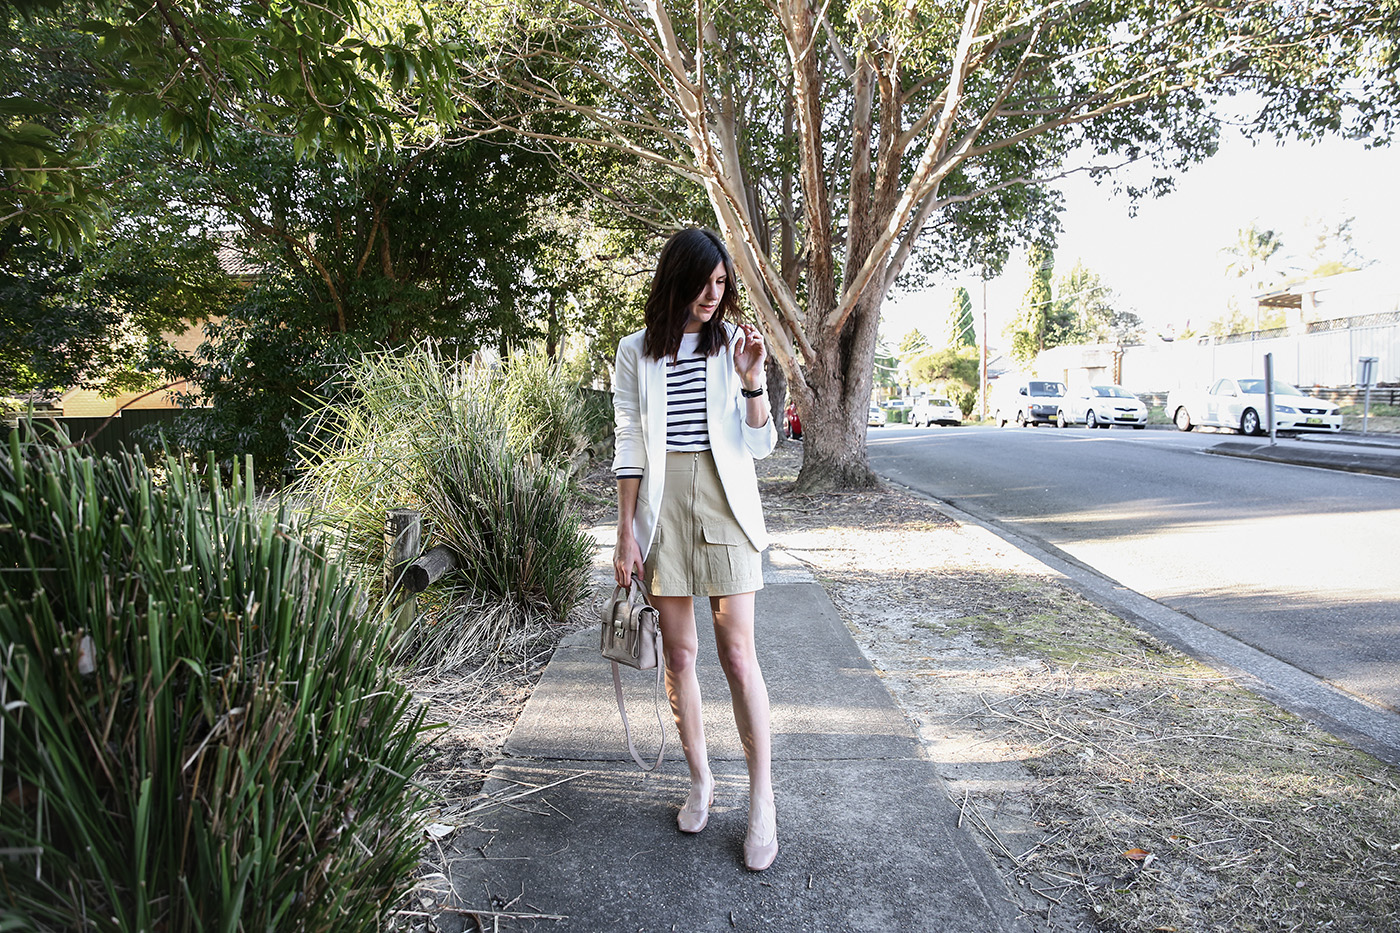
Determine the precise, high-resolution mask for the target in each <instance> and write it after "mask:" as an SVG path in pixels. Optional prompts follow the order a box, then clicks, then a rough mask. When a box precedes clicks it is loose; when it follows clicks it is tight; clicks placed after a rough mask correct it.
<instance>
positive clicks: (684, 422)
mask: <svg viewBox="0 0 1400 933" xmlns="http://www.w3.org/2000/svg"><path fill="white" fill-rule="evenodd" d="M699 343H700V335H699V334H682V335H681V347H680V351H679V352H678V353H677V354H676V361H675V362H674V363H671V362H669V361H668V362H667V365H666V452H667V453H676V452H679V453H692V452H695V451H700V450H709V449H710V429H709V426H708V425H707V423H706V418H705V366H706V362H707V361H706V358H705V357H704V356H701V355H700V351H699ZM617 475H618V476H619V477H633V478H635V477H639V476H641V475H642V471H641V470H638V469H635V468H627V469H621V470H618V471H617Z"/></svg>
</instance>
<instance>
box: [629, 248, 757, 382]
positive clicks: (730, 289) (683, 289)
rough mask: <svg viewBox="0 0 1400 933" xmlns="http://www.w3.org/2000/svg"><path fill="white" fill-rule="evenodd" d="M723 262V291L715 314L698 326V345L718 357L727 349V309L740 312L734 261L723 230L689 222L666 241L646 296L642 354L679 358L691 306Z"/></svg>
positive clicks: (704, 351)
mask: <svg viewBox="0 0 1400 933" xmlns="http://www.w3.org/2000/svg"><path fill="white" fill-rule="evenodd" d="M721 262H722V263H724V274H725V277H726V281H725V285H724V294H723V295H722V296H721V297H720V300H719V307H718V308H716V309H715V313H714V316H713V317H711V318H710V319H709V320H708V321H706V322H705V323H704V324H703V325H701V327H700V341H699V350H700V353H701V354H702V355H704V356H714V355H715V354H716V353H718V352H719V351H720V350H722V349H723V348H724V345H725V342H726V340H727V338H728V334H727V333H726V331H725V327H724V319H725V316H726V313H732V314H733V315H734V316H735V317H738V314H739V298H738V292H737V290H736V289H735V283H736V281H737V280H736V279H735V277H734V261H733V260H732V259H730V258H729V251H728V250H726V249H725V248H724V241H723V240H721V239H720V238H719V234H717V233H715V232H714V231H713V230H707V229H705V228H704V227H690V228H687V229H685V230H682V231H681V232H680V233H677V234H675V235H674V236H672V237H671V238H670V239H669V240H667V241H666V245H665V246H663V247H662V248H661V256H660V257H659V258H658V259H657V260H656V273H655V274H654V275H653V276H652V279H651V293H650V294H649V295H647V303H646V334H645V335H644V336H643V337H642V353H643V355H645V356H649V357H651V358H652V359H654V360H660V359H665V358H666V357H670V358H671V359H675V357H676V354H678V353H679V352H680V349H681V335H682V334H684V332H685V325H686V322H687V321H688V320H689V313H688V309H689V308H690V305H691V303H692V302H694V301H695V299H696V298H698V297H700V293H701V292H702V291H703V290H704V289H705V285H706V284H707V283H708V282H709V281H710V275H711V273H713V272H714V271H715V266H717V265H719V264H720V263H721Z"/></svg>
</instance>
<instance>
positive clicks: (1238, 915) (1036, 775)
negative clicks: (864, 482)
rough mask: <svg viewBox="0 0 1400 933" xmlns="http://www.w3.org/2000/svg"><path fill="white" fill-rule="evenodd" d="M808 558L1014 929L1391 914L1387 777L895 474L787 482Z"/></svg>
mask: <svg viewBox="0 0 1400 933" xmlns="http://www.w3.org/2000/svg"><path fill="white" fill-rule="evenodd" d="M799 464H800V461H799V460H798V459H797V456H796V452H795V451H790V450H789V451H785V452H783V453H782V454H780V455H779V456H778V457H777V458H775V459H774V460H772V461H770V462H768V463H767V464H765V466H764V471H765V473H766V480H765V490H764V491H765V497H766V501H767V502H768V503H769V516H770V526H772V528H773V530H774V531H775V533H776V535H775V537H776V540H777V546H779V547H782V548H784V549H786V550H789V551H790V552H791V553H792V554H793V555H794V556H797V557H798V558H800V559H802V560H803V561H805V562H806V563H808V564H809V565H810V566H811V567H812V569H813V571H814V572H815V573H816V574H817V576H818V577H819V579H821V581H822V582H823V583H824V584H825V586H826V588H827V589H828V591H829V592H830V593H831V595H832V598H833V600H834V601H835V603H836V604H837V606H838V608H839V609H840V610H841V612H842V614H843V616H844V618H845V620H846V622H847V624H848V626H849V627H850V628H851V630H852V632H853V634H854V635H855V637H856V639H857V641H858V642H859V643H860V644H861V647H862V649H863V650H865V652H866V654H867V656H869V657H870V659H871V662H872V663H873V664H874V665H875V666H876V668H877V669H879V670H880V672H881V674H882V676H883V677H884V679H885V682H886V683H887V684H888V685H889V687H890V689H891V691H892V692H893V693H894V694H895V696H896V697H897V698H898V699H899V700H900V702H901V703H902V705H903V706H904V708H905V710H906V711H907V712H908V714H909V716H910V718H911V719H912V720H913V722H914V723H915V725H916V726H917V727H918V729H919V732H920V735H921V737H922V738H923V740H924V743H925V746H926V747H927V749H928V751H929V754H930V757H931V758H932V759H933V760H934V761H936V762H938V763H939V769H940V771H941V773H942V774H943V775H944V777H945V780H946V781H947V783H948V786H949V794H950V796H951V797H952V799H953V800H954V801H955V802H956V803H957V804H958V805H959V806H960V808H961V811H962V815H963V819H964V822H965V823H966V824H967V825H969V826H971V827H973V828H974V829H975V830H976V831H977V833H978V836H979V838H980V839H981V840H982V841H983V842H984V843H985V845H986V847H987V849H988V850H989V851H990V852H991V853H992V855H993V857H994V860H995V861H996V863H997V864H998V865H999V866H1000V867H1001V869H1002V870H1003V872H1004V874H1005V876H1006V877H1007V879H1008V881H1009V882H1010V884H1011V886H1012V888H1013V890H1014V891H1015V892H1016V894H1017V896H1018V897H1019V899H1020V902H1021V904H1022V907H1023V909H1024V910H1025V912H1026V915H1027V918H1028V919H1029V920H1030V921H1031V925H1032V927H1033V928H1034V929H1035V930H1037V931H1044V933H1052V931H1053V933H1063V931H1071V930H1101V929H1108V930H1122V931H1133V933H1137V931H1168V930H1177V931H1188V930H1190V931H1217V930H1230V931H1292V930H1316V929H1330V930H1394V929H1400V776H1398V775H1397V774H1396V772H1395V771H1394V770H1393V769H1390V768H1388V767H1386V766H1385V765H1384V764H1382V763H1380V762H1378V761H1376V760H1375V759H1373V758H1371V757H1369V756H1367V755H1364V754H1362V753H1360V752H1357V751H1356V750H1354V749H1352V748H1351V747H1349V746H1347V745H1345V744H1343V743H1341V742H1340V741H1338V740H1336V739H1334V738H1333V737H1331V736H1330V735H1328V734H1326V733H1324V732H1322V731H1321V730H1319V729H1317V728H1316V727H1314V726H1312V725H1311V724H1309V723H1307V722H1305V721H1303V720H1301V719H1299V718H1297V717H1295V716H1293V715H1291V714H1289V713H1286V712H1284V711H1282V710H1280V709H1279V708H1277V707H1275V706H1273V705H1272V704H1271V703H1269V702H1267V701H1265V700H1263V699H1261V698H1259V697H1257V696H1255V695H1253V694H1251V693H1249V692H1248V691H1246V690H1244V689H1242V688H1240V687H1239V686H1238V685H1236V684H1235V683H1233V682H1232V681H1230V680H1228V679H1227V678H1224V677H1222V676H1221V675H1219V674H1218V673H1216V672H1215V671H1213V670H1211V669H1208V668H1205V667H1203V666H1201V665H1199V664H1197V663H1195V662H1194V661H1191V660H1190V659H1188V658H1186V657H1184V656H1182V655H1181V654H1180V653H1178V652H1176V651H1174V650H1173V649H1171V648H1169V647H1167V646H1166V645H1163V644H1161V643H1160V642H1158V641H1156V640H1155V639H1153V638H1151V637H1149V636H1147V635H1145V634H1143V633H1142V632H1140V631H1138V630H1137V629H1136V628H1134V627H1133V626H1132V625H1131V624H1129V623H1127V622H1125V621H1123V620H1122V619H1119V618H1118V617H1116V616H1114V615H1113V614H1111V613H1108V612H1105V611H1104V610H1102V609H1100V608H1098V607H1097V606H1095V605H1093V604H1092V603H1089V602H1088V601H1086V600H1085V599H1083V598H1082V597H1080V596H1079V595H1078V594H1077V593H1075V592H1074V591H1073V590H1071V589H1070V588H1069V587H1068V586H1067V585H1066V584H1065V581H1064V580H1063V579H1062V578H1060V577H1059V576H1058V575H1057V574H1054V573H1052V572H1050V571H1049V570H1048V569H1047V568H1045V567H1044V566H1043V565H1040V564H1038V563H1036V562H1034V561H1032V560H1030V559H1028V558H1026V557H1025V556H1024V555H1022V554H1020V553H1019V552H1016V551H1014V550H1012V549H1011V548H1010V547H1009V546H1007V545H1006V544H1005V543H1004V542H1002V541H1001V540H1000V539H999V538H996V537H995V536H994V535H992V534H991V533H989V532H987V531H985V530H983V529H980V528H974V527H968V526H961V525H958V524H957V523H956V522H953V521H951V520H949V519H948V518H946V517H945V516H943V515H942V514H941V513H939V512H938V510H937V508H936V506H935V505H934V504H933V503H931V502H929V501H928V500H925V499H923V498H921V497H918V496H915V495H913V494H911V493H908V492H905V491H903V490H900V489H896V488H888V489H884V490H881V491H880V492H876V493H864V494H860V495H851V496H829V497H820V498H797V497H792V496H790V495H788V494H787V493H786V492H785V491H784V490H785V488H786V486H787V485H789V484H790V482H791V479H792V478H793V477H794V476H795V474H796V470H797V468H798V466H799Z"/></svg>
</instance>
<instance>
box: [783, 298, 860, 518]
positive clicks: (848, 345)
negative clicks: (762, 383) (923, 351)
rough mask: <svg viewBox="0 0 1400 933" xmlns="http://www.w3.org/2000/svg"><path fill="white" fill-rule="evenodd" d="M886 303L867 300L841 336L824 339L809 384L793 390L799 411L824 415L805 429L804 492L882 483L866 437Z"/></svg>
mask: <svg viewBox="0 0 1400 933" xmlns="http://www.w3.org/2000/svg"><path fill="white" fill-rule="evenodd" d="M881 297H883V296H881V295H879V294H878V293H877V294H875V295H874V296H872V297H867V298H862V299H861V301H860V302H859V303H857V305H856V309H855V311H854V312H853V313H852V314H851V316H850V318H849V319H848V320H847V322H846V326H845V327H843V328H842V329H841V332H840V333H839V334H823V335H822V337H821V339H820V342H819V343H818V345H817V356H816V358H815V359H814V360H812V361H811V362H810V363H809V364H808V366H807V369H806V371H805V377H806V378H805V379H800V380H794V381H793V382H792V383H791V385H790V387H789V390H790V391H791V392H792V394H793V395H794V396H796V397H797V399H798V402H797V407H798V410H799V411H805V412H817V411H820V412H821V417H814V418H813V419H812V422H813V423H812V424H811V426H810V427H809V426H808V424H807V423H806V422H805V421H804V422H803V423H802V448H803V453H802V472H801V473H799V474H798V476H797V485H796V489H797V491H798V492H804V493H817V492H830V491H832V490H834V489H871V488H873V487H875V486H876V485H878V483H879V479H878V477H876V475H875V473H874V471H873V470H871V469H870V457H869V453H868V451H867V449H866V444H865V433H866V430H867V426H866V421H867V413H868V411H869V409H870V393H871V388H872V386H873V384H874V372H873V371H872V369H871V367H870V365H869V360H871V359H873V358H874V353H875V338H876V334H877V331H878V329H879V322H880V314H879V311H880V299H881ZM812 311H813V312H815V311H816V309H815V308H813V309H812Z"/></svg>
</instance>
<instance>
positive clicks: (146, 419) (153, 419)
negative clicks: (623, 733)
mask: <svg viewBox="0 0 1400 933" xmlns="http://www.w3.org/2000/svg"><path fill="white" fill-rule="evenodd" d="M180 413H181V409H178V408H130V409H127V410H125V411H123V412H120V413H118V414H117V415H115V416H114V417H112V418H110V419H109V418H75V417H53V416H36V417H35V418H34V427H35V429H36V430H35V434H36V435H37V436H38V437H39V439H41V440H50V439H52V440H56V439H57V438H58V437H60V436H63V435H66V436H67V437H68V439H69V442H70V443H80V444H83V445H84V446H85V447H87V448H89V450H90V451H91V452H92V454H94V455H95V456H99V457H100V456H103V455H104V454H115V453H117V452H118V451H119V450H122V449H123V448H125V449H127V450H130V449H131V448H133V447H138V446H139V447H142V448H144V449H147V450H150V449H152V448H154V447H156V446H157V445H158V444H159V432H160V429H161V428H163V427H167V426H169V425H171V424H173V423H174V421H175V419H176V418H177V417H178V416H179V415H180ZM46 429H47V430H46ZM11 430H12V431H19V432H21V437H22V439H27V436H26V434H27V431H28V424H27V422H25V421H23V420H21V421H20V422H19V423H18V424H17V425H15V426H13V427H12V428H11ZM59 432H61V434H60V433H59Z"/></svg>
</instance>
